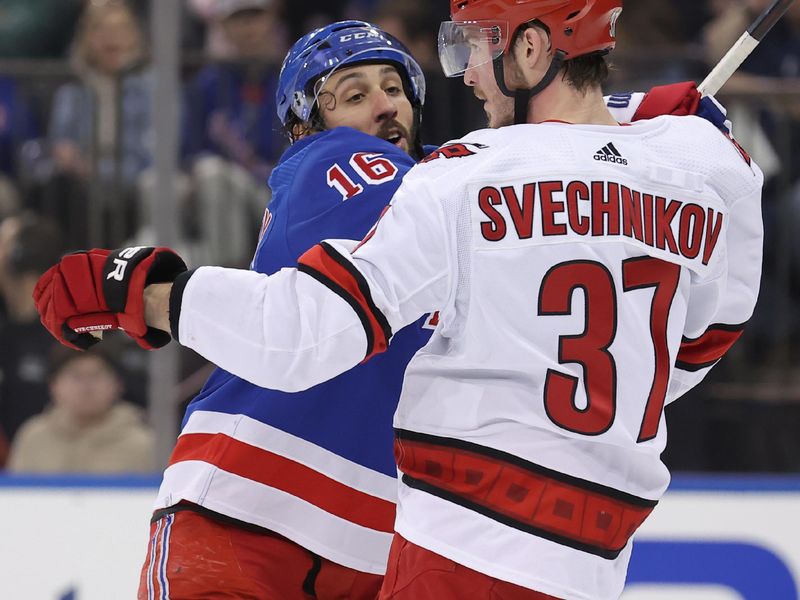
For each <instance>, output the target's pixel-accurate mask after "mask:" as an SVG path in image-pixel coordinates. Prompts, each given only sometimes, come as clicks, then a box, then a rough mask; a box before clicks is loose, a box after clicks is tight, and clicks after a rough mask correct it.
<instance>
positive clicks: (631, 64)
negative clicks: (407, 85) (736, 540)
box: [0, 0, 800, 473]
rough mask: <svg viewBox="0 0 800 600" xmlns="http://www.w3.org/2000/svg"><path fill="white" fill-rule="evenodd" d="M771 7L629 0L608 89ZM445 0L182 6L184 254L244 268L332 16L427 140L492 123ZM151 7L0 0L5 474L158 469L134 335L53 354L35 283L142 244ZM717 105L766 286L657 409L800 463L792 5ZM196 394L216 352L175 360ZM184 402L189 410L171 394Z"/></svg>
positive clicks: (725, 441) (716, 450) (688, 454)
mask: <svg viewBox="0 0 800 600" xmlns="http://www.w3.org/2000/svg"><path fill="white" fill-rule="evenodd" d="M769 3H770V2H769V0H706V1H702V0H700V1H698V0H649V1H648V2H630V3H628V5H627V6H626V7H625V12H624V15H623V17H622V19H621V20H620V24H619V49H618V51H617V52H615V54H614V55H613V61H612V62H613V63H614V65H615V66H614V70H613V76H612V83H611V86H610V90H609V91H617V92H620V91H626V90H631V89H636V90H644V89H647V88H649V87H650V86H652V85H657V84H660V83H670V82H674V81H680V80H685V79H695V80H700V79H702V77H703V76H704V74H706V73H707V72H708V70H709V69H710V67H711V66H713V65H714V64H715V63H716V61H718V60H719V58H720V57H721V56H722V55H723V54H724V53H725V51H726V50H727V49H728V48H729V47H730V46H731V45H732V43H733V42H734V41H735V40H736V39H737V38H738V37H739V35H741V33H742V31H744V29H746V27H747V25H748V24H749V23H750V22H752V20H753V19H754V17H755V15H757V14H758V12H759V11H760V10H762V9H763V8H764V7H765V6H766V5H768V4H769ZM448 9H449V6H448V3H447V2H446V1H445V0H435V1H434V0H403V1H402V2H398V1H396V0H394V1H392V0H348V1H345V0H342V1H339V2H337V1H331V0H326V1H323V0H294V1H292V2H288V1H285V0H185V1H184V3H183V7H182V10H183V19H182V34H181V41H180V45H181V52H182V63H181V64H182V67H181V74H182V96H181V99H180V105H181V111H180V114H181V123H180V172H179V173H178V174H177V175H176V177H175V181H174V193H175V197H176V200H177V203H178V206H179V211H180V215H181V217H180V223H179V228H180V237H181V240H182V242H181V246H183V247H182V248H180V250H181V252H182V253H183V254H184V255H185V256H187V257H188V262H189V263H190V264H192V265H193V266H197V265H201V264H218V265H226V266H240V267H244V266H247V264H248V262H249V260H250V255H251V253H252V249H253V248H254V246H255V241H256V238H257V235H258V231H259V224H260V221H261V216H262V214H263V212H264V209H265V207H266V205H267V204H268V202H269V198H270V194H269V190H268V188H267V186H266V184H265V183H266V180H267V178H268V177H269V174H270V171H271V169H272V166H273V165H274V164H275V162H276V161H277V160H278V158H279V157H280V155H281V153H282V152H283V150H284V149H285V148H286V146H287V144H288V141H287V139H286V137H285V135H284V134H283V133H282V132H281V128H280V124H279V122H278V120H277V118H276V116H275V88H276V84H277V80H278V74H279V70H280V63H281V61H282V59H283V56H284V54H285V52H286V50H287V49H288V47H289V45H290V44H291V42H292V41H293V40H295V39H296V38H297V37H299V36H300V35H302V34H304V33H306V32H308V31H309V30H311V29H313V28H314V27H317V26H320V25H322V24H326V23H329V22H331V21H333V20H337V19H341V18H358V19H365V20H369V21H372V22H375V23H377V24H378V25H380V26H381V27H382V28H383V29H385V30H387V31H389V32H390V33H392V34H394V35H396V36H397V37H399V38H400V39H401V40H403V41H404V42H405V43H406V44H407V45H408V47H409V48H410V49H411V51H412V53H413V54H414V55H415V57H416V58H417V60H418V61H419V62H420V64H422V65H423V67H424V68H425V69H426V71H427V73H428V101H427V103H426V107H425V113H424V119H423V139H424V140H425V142H426V143H428V144H437V143H442V142H444V141H446V140H448V139H452V138H454V137H458V136H460V135H461V134H463V133H465V132H467V131H469V130H472V129H476V128H480V127H482V126H483V124H484V117H483V114H482V112H481V110H480V106H479V103H478V102H476V101H475V100H474V99H473V98H472V97H471V94H470V91H469V90H468V89H467V88H465V87H464V86H463V85H461V83H460V82H459V81H458V80H447V79H445V78H444V77H443V76H442V75H441V73H440V71H439V67H438V59H437V49H436V32H437V30H438V25H439V23H440V22H441V21H442V20H446V19H447V15H448ZM151 10H152V8H151V3H150V2H148V1H146V0H138V1H134V0H131V1H130V2H122V1H119V0H37V1H36V2H31V1H30V0H4V1H3V2H2V3H0V468H2V467H3V466H5V468H7V469H8V470H9V471H12V472H19V473H32V472H50V473H52V472H123V473H125V472H149V471H154V470H157V468H158V467H159V466H160V465H157V464H155V463H156V459H155V457H154V456H153V453H152V452H153V450H152V448H153V430H152V428H151V427H150V426H148V425H147V424H146V422H145V419H144V414H145V413H144V408H145V407H146V405H147V398H146V392H145V390H146V389H147V385H146V379H147V369H146V360H145V358H144V357H143V355H142V352H141V351H139V350H138V348H137V347H135V346H131V345H129V344H128V343H127V342H126V341H125V340H124V339H122V338H123V336H118V337H117V336H112V337H113V339H110V340H109V341H107V342H104V343H103V344H102V345H100V346H99V347H98V346H96V347H95V348H96V349H93V350H92V351H90V352H87V353H84V354H78V353H74V352H71V351H64V350H63V349H61V348H58V347H55V346H54V342H52V340H51V339H50V338H49V335H48V334H47V333H46V332H45V330H44V329H43V328H42V327H41V326H40V325H39V324H38V315H37V314H36V311H35V308H34V307H33V303H32V300H31V291H32V289H33V286H34V285H35V282H36V280H37V278H38V277H39V275H41V273H43V271H44V270H46V269H47V268H48V267H49V266H50V265H51V264H53V263H54V262H55V261H56V260H57V259H58V257H59V256H60V255H61V254H63V253H64V252H67V251H70V250H73V249H78V248H86V247H92V246H105V247H117V246H121V245H124V244H132V243H133V244H135V243H138V242H142V241H145V242H146V241H149V240H152V237H153V233H152V224H151V223H149V217H148V215H149V213H150V208H149V207H152V206H153V205H154V204H155V203H156V202H157V201H158V199H157V198H156V197H155V192H154V190H155V184H154V174H153V168H154V165H153V153H154V140H155V133H154V131H153V117H154V112H155V111H156V110H157V107H154V106H153V103H152V102H151V95H152V93H153V87H154V83H155V79H154V73H153V71H152V58H153V57H152V56H151V55H150V48H151V44H150V43H149V42H148V38H149V25H148V24H149V21H150V11H151ZM720 99H721V100H722V101H723V102H725V104H726V106H727V107H728V108H729V114H730V116H731V117H732V120H733V122H734V134H735V135H736V137H737V139H738V140H739V142H740V143H742V145H743V146H745V147H746V148H747V149H748V150H750V151H751V153H752V154H753V155H754V157H755V159H756V160H757V162H759V164H760V165H761V166H762V168H763V169H764V171H765V173H766V175H767V179H768V184H767V187H766V194H765V198H764V212H765V225H766V227H767V232H766V238H767V240H768V244H767V248H766V261H765V269H764V281H763V290H762V296H761V300H760V303H759V308H758V310H757V313H756V315H755V316H754V319H753V321H752V323H751V325H750V327H749V328H748V330H747V333H746V336H745V338H744V339H743V341H742V342H740V344H739V345H738V346H737V347H736V348H735V351H734V352H733V356H731V357H729V358H727V359H726V361H725V363H724V365H720V367H718V368H717V369H715V370H714V371H713V372H712V375H711V377H712V380H711V381H708V382H706V383H704V384H703V385H702V386H701V387H699V388H698V389H697V390H695V391H693V392H692V393H691V394H690V396H691V397H690V398H688V399H686V400H683V401H681V402H678V403H676V404H675V405H673V406H671V407H669V408H668V409H667V419H668V423H669V426H670V444H669V449H668V451H667V454H666V461H667V462H668V463H669V465H670V466H671V467H672V468H673V469H676V470H693V471H784V472H791V471H795V472H797V471H800V436H797V434H796V432H797V431H798V430H799V429H800V387H799V386H798V384H800V377H798V375H799V374H800V371H798V370H797V369H796V368H794V364H796V363H797V359H798V358H800V356H799V355H800V352H799V351H800V344H797V343H796V341H795V340H797V339H798V337H797V333H798V332H799V331H800V313H798V311H795V310H794V306H795V303H796V302H797V301H798V300H799V299H800V273H798V272H797V271H798V266H800V256H798V254H800V244H798V240H800V236H798V235H796V234H795V230H794V228H795V227H796V222H797V219H798V218H800V179H799V178H798V176H797V174H798V173H800V169H798V167H800V165H798V164H797V163H798V161H800V109H798V107H799V106H800V5H795V7H794V8H792V9H791V11H790V13H789V15H788V16H787V17H786V18H785V19H784V20H782V21H781V22H780V23H779V24H778V25H777V26H776V28H775V29H774V31H773V32H772V33H771V34H770V35H769V37H768V38H767V40H766V41H765V42H764V43H763V44H762V45H761V46H760V47H759V48H758V49H757V51H756V52H755V53H754V54H753V56H752V57H751V58H750V59H748V60H747V61H746V62H745V64H744V65H743V67H742V68H741V69H740V72H739V73H738V74H737V75H736V76H735V78H734V80H732V81H731V83H730V84H729V86H727V87H726V90H725V92H724V93H722V94H721V95H720ZM182 363H183V368H182V375H183V376H184V377H185V381H184V383H185V385H183V386H181V390H182V391H181V393H182V394H183V395H184V396H185V397H182V398H180V399H178V400H180V401H186V400H188V399H189V398H190V397H191V395H192V394H193V393H195V392H196V391H197V390H198V389H199V385H200V384H202V381H203V376H202V375H203V374H204V373H205V372H206V371H205V369H207V365H205V364H204V363H203V362H202V361H201V360H199V359H198V358H197V357H196V356H189V355H185V356H182ZM176 403H177V404H179V402H176Z"/></svg>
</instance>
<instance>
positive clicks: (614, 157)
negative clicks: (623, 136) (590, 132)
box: [594, 142, 628, 165]
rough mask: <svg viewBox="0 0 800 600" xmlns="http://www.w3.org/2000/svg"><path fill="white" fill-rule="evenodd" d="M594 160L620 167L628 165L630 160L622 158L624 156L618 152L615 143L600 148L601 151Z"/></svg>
mask: <svg viewBox="0 0 800 600" xmlns="http://www.w3.org/2000/svg"><path fill="white" fill-rule="evenodd" d="M594 159H595V160H598V161H600V162H610V163H615V164H618V165H627V164H628V159H626V158H622V154H620V153H619V150H617V148H616V147H615V146H614V143H613V142H609V143H607V144H606V145H605V146H603V147H602V148H600V150H598V151H597V152H596V153H595V155H594Z"/></svg>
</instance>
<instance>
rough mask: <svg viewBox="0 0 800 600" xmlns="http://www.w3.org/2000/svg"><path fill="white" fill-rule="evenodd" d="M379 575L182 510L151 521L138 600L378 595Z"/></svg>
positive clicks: (344, 599) (346, 599) (341, 599)
mask: <svg viewBox="0 0 800 600" xmlns="http://www.w3.org/2000/svg"><path fill="white" fill-rule="evenodd" d="M382 579H383V577H382V576H381V575H372V574H369V573H362V572H360V571H355V570H353V569H348V568H346V567H343V566H341V565H338V564H336V563H333V562H331V561H329V560H326V559H324V558H321V557H319V556H316V555H314V554H312V553H311V552H309V551H308V550H306V549H305V548H303V547H301V546H299V545H297V544H295V543H294V542H291V541H289V540H287V539H286V538H283V537H281V536H278V535H274V534H269V533H263V532H257V531H249V530H247V529H244V528H242V527H239V526H236V525H229V524H226V523H222V522H219V521H216V520H215V519H213V518H210V517H206V516H203V515H200V514H198V513H196V512H192V511H190V510H184V511H180V512H177V513H174V514H170V515H166V516H164V517H162V518H161V519H159V520H158V521H157V522H155V523H153V524H152V525H151V526H150V543H149V545H148V549H147V559H146V560H145V563H144V567H142V574H141V578H140V580H139V595H138V600H161V599H163V598H170V600H216V599H221V598H226V599H239V600H245V599H247V600H314V599H317V600H375V597H376V596H377V594H378V590H379V588H380V586H381V581H382ZM309 592H313V595H312V593H309Z"/></svg>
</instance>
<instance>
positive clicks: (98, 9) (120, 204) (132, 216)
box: [45, 1, 152, 248]
mask: <svg viewBox="0 0 800 600" xmlns="http://www.w3.org/2000/svg"><path fill="white" fill-rule="evenodd" d="M143 58H144V42H143V36H142V32H141V29H140V27H139V24H138V22H137V20H136V18H135V16H134V14H133V13H132V12H131V10H130V8H129V7H128V6H127V5H126V4H124V3H123V2H115V1H109V2H105V3H102V4H97V3H93V2H92V3H88V4H87V6H86V9H85V11H84V13H83V15H82V16H81V19H80V22H79V24H78V29H77V31H76V34H75V38H74V41H73V48H72V55H71V60H72V66H73V68H74V70H75V72H76V74H77V75H78V79H79V81H78V82H76V83H68V84H65V85H64V86H62V87H61V88H59V89H58V91H57V92H56V95H55V99H54V102H53V108H52V113H51V119H50V130H49V137H50V143H51V149H52V155H53V161H54V166H55V169H56V172H57V173H58V174H59V176H58V177H57V178H56V180H55V181H54V184H53V185H52V186H51V188H50V190H49V193H46V194H45V196H46V199H45V210H46V211H47V212H49V213H51V214H53V215H54V216H56V217H58V219H59V221H60V222H62V223H64V224H65V229H66V232H67V234H68V239H69V244H68V245H69V246H70V247H81V248H82V247H88V246H91V245H96V244H98V243H112V244H121V243H122V242H123V240H124V239H126V238H127V237H128V236H129V235H131V234H132V233H133V231H134V230H135V228H136V224H137V218H136V215H137V205H136V202H137V186H138V183H139V177H140V175H141V174H142V172H143V171H144V169H145V168H146V167H147V166H148V165H149V164H150V162H151V147H150V145H149V143H148V136H149V135H150V134H151V131H150V126H151V109H150V102H151V100H150V97H151V89H152V77H151V75H150V74H149V73H148V72H147V71H145V70H142V68H141V65H142V61H143ZM89 198H91V199H92V202H91V203H90V205H89V206H87V202H88V199H89ZM87 208H89V209H91V210H92V211H96V212H92V213H91V214H92V215H97V216H96V217H95V218H96V219H97V220H96V221H95V222H97V223H98V225H97V226H96V227H95V229H92V228H90V227H89V225H88V223H87ZM90 218H91V215H90ZM102 234H105V236H104V237H105V239H102V237H101V239H94V238H97V237H100V236H101V235H102ZM90 235H91V236H92V238H93V239H90Z"/></svg>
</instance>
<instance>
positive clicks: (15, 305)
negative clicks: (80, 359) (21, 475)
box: [0, 214, 62, 440]
mask: <svg viewBox="0 0 800 600" xmlns="http://www.w3.org/2000/svg"><path fill="white" fill-rule="evenodd" d="M60 238H61V235H60V232H59V230H58V228H57V227H56V226H55V225H54V224H53V223H49V222H46V221H43V220H41V219H39V218H37V217H35V216H33V215H31V214H25V215H21V216H13V217H7V218H6V219H4V220H3V221H2V223H0V296H2V299H3V302H4V305H5V309H6V313H7V314H6V318H5V320H4V321H0V431H1V432H2V433H3V434H5V437H6V438H7V439H9V440H11V439H13V437H14V435H15V434H16V432H17V429H18V428H19V427H20V425H22V423H23V422H24V421H25V420H27V419H28V418H30V417H31V416H33V415H36V414H38V413H40V412H41V411H42V410H43V409H44V406H45V405H46V403H47V400H48V391H47V360H48V355H49V353H50V350H51V349H52V347H53V344H52V339H50V336H49V334H48V333H47V331H46V330H45V329H44V327H42V326H41V324H40V323H39V315H38V313H37V312H36V307H35V306H34V304H33V298H32V297H31V294H32V292H33V288H34V286H35V285H36V281H37V280H38V278H39V277H40V276H41V275H42V273H44V272H45V271H46V270H47V269H48V268H49V266H50V265H51V264H53V261H57V260H58V259H59V258H60V257H61V251H62V246H61V242H60Z"/></svg>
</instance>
